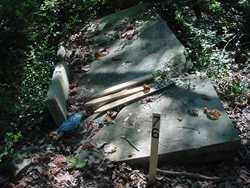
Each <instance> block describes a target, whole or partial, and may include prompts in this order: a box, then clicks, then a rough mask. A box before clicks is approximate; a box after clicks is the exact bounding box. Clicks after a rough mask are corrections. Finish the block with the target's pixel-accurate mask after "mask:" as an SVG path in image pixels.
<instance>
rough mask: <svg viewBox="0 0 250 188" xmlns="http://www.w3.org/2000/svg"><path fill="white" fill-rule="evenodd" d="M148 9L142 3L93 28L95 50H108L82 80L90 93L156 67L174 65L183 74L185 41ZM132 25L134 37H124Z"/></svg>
mask: <svg viewBox="0 0 250 188" xmlns="http://www.w3.org/2000/svg"><path fill="white" fill-rule="evenodd" d="M147 10H148V9H147V5H143V4H140V5H138V6H135V7H133V8H130V9H127V10H123V11H120V12H117V13H115V14H112V15H109V16H107V17H104V18H102V19H100V20H98V21H97V22H95V23H94V24H93V28H92V29H91V28H90V30H91V31H92V35H90V36H92V37H91V40H92V41H93V44H95V46H94V48H95V50H96V51H98V50H99V49H100V48H104V49H107V51H108V54H107V55H106V56H105V57H101V58H99V59H97V60H95V61H94V62H92V63H91V68H90V71H89V72H88V73H87V74H86V75H85V77H83V79H82V81H81V83H80V84H81V87H83V88H85V89H89V90H90V91H91V93H90V95H91V94H96V93H97V92H100V91H102V90H104V89H106V88H108V87H110V86H113V85H116V84H119V83H122V82H127V81H129V80H132V79H135V78H138V77H142V76H145V75H149V74H151V73H153V72H154V71H156V70H166V69H167V68H170V69H172V73H173V74H175V75H179V74H180V72H182V71H183V70H184V69H185V66H186V64H185V62H186V61H185V56H184V47H183V45H182V44H181V43H180V42H179V41H178V40H177V39H176V37H175V35H174V34H173V33H172V31H171V30H170V29H169V28H168V26H167V25H166V23H165V22H164V21H163V20H161V18H159V16H157V15H155V14H153V13H151V12H147ZM142 18H143V19H142ZM130 25H132V26H130ZM129 27H130V29H131V30H135V31H132V32H135V33H136V34H135V35H134V36H133V37H132V38H131V39H130V40H129V39H124V38H121V35H122V33H124V32H126V30H128V28H129Z"/></svg>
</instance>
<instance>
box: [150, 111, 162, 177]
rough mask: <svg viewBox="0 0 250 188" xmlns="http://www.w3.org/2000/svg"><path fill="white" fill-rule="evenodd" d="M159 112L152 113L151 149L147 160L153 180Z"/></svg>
mask: <svg viewBox="0 0 250 188" xmlns="http://www.w3.org/2000/svg"><path fill="white" fill-rule="evenodd" d="M160 120H161V116H160V114H157V113H153V120H152V131H151V151H150V161H149V178H150V180H153V179H154V177H155V176H156V170H157V166H158V145H159V135H160Z"/></svg>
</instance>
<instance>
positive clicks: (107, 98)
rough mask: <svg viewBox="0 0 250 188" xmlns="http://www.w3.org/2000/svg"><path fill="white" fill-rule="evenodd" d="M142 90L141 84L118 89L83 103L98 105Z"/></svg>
mask: <svg viewBox="0 0 250 188" xmlns="http://www.w3.org/2000/svg"><path fill="white" fill-rule="evenodd" d="M143 90H144V87H143V86H140V87H136V88H132V89H126V90H123V91H120V92H118V93H113V94H110V95H107V96H104V97H100V98H96V99H92V100H90V101H88V102H87V103H85V106H98V105H100V104H103V103H107V102H111V101H115V100H117V99H121V98H124V97H127V96H129V95H132V94H135V93H138V92H140V91H143Z"/></svg>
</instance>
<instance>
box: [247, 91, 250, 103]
mask: <svg viewBox="0 0 250 188" xmlns="http://www.w3.org/2000/svg"><path fill="white" fill-rule="evenodd" d="M247 101H248V104H250V93H248V94H247Z"/></svg>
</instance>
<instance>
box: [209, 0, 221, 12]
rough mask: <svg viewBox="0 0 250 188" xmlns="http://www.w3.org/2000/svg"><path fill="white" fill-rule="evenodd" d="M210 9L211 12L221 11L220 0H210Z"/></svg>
mask: <svg viewBox="0 0 250 188" xmlns="http://www.w3.org/2000/svg"><path fill="white" fill-rule="evenodd" d="M208 9H209V10H210V11H211V12H214V13H217V12H220V11H221V10H222V7H221V4H220V2H219V1H217V0H210V1H209V3H208Z"/></svg>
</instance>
